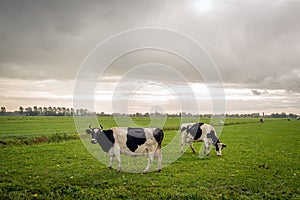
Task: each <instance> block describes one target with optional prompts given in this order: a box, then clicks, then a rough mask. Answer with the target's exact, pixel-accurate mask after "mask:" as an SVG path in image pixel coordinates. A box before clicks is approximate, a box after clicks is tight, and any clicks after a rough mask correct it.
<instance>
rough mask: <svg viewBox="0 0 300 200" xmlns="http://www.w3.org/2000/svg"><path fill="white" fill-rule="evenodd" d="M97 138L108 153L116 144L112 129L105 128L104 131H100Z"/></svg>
mask: <svg viewBox="0 0 300 200" xmlns="http://www.w3.org/2000/svg"><path fill="white" fill-rule="evenodd" d="M95 139H96V140H97V142H98V144H99V145H100V146H101V148H102V150H103V151H105V152H106V153H108V151H109V150H110V149H111V148H112V147H113V146H114V143H115V138H114V135H113V131H112V130H103V132H100V131H98V133H97V135H96V138H95Z"/></svg>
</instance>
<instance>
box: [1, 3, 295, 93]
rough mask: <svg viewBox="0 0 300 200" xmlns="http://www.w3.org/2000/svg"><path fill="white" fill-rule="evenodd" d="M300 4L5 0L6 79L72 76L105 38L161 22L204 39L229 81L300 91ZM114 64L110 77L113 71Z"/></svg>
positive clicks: (3, 61) (3, 48)
mask: <svg viewBox="0 0 300 200" xmlns="http://www.w3.org/2000/svg"><path fill="white" fill-rule="evenodd" d="M299 10H300V1H297V0H287V1H283V0H267V1H259V0H249V1H238V0H236V1H225V0H221V1H220V0H212V1H200V0H187V1H176V0H175V1H170V0H166V1H158V0H154V1H148V0H139V1H137V0H129V1H122V0H101V1H96V0H94V1H81V0H72V1H71V0H60V1H58V0H53V1H52V0H51V1H40V0H26V1H17V0H4V1H1V2H0V44H1V45H0V78H2V79H4V78H5V79H7V78H17V79H28V80H45V79H56V80H74V79H75V77H76V73H77V70H78V68H79V66H80V64H81V63H82V61H83V60H84V58H85V57H86V56H87V55H88V53H89V52H90V50H91V49H92V48H93V47H95V46H96V45H97V44H98V43H99V42H101V41H103V40H105V39H106V38H108V37H109V36H111V35H113V34H116V33H119V32H120V31H124V30H128V29H132V28H136V27H162V28H169V29H174V30H177V31H180V32H182V33H184V34H186V35H188V36H190V37H192V38H194V39H195V40H197V41H198V42H199V43H200V44H201V45H203V47H204V48H205V49H206V50H207V52H208V53H209V54H210V56H211V57H212V59H213V60H214V61H215V63H216V64H217V65H218V67H219V70H220V73H221V75H222V77H223V80H224V82H225V83H230V84H237V85H240V86H241V85H242V86H243V87H245V88H255V89H253V90H252V94H253V95H261V94H262V93H263V92H264V91H267V90H268V89H284V90H286V91H292V92H296V93H299V92H300V70H299V69H300V60H299V55H300V37H299V35H300V23H299V19H300V12H299ZM146 53H147V52H146ZM155 56H156V57H155V60H156V61H160V60H161V61H163V63H164V64H165V63H167V64H169V65H170V66H175V69H177V70H178V69H179V68H180V66H178V63H180V62H177V61H175V60H176V59H174V57H172V56H168V55H166V54H165V53H162V54H161V55H159V54H157V53H156V54H155ZM142 58H143V56H138V54H137V56H136V57H134V56H131V57H130V55H129V56H128V57H127V58H126V59H123V60H122V61H124V62H126V63H116V64H115V70H117V71H118V69H119V68H120V66H121V65H123V64H124V66H129V65H130V63H139V64H142V63H143V62H148V60H149V59H148V60H147V58H146V59H145V61H143V60H141V59H142ZM150 58H151V57H150ZM134 59H136V60H137V61H136V62H132V60H134ZM168 59H169V60H168ZM117 64H119V66H117ZM176 64H177V65H176ZM181 64H182V65H181V66H182V69H183V70H182V69H181V70H179V71H183V74H184V76H185V77H191V81H197V80H198V79H193V77H194V74H193V71H192V70H191V71H189V70H185V69H186V68H188V67H189V66H188V65H187V64H186V63H185V64H184V63H181ZM113 67H114V66H112V68H113ZM112 68H111V70H110V71H109V72H110V73H111V74H109V73H108V75H112V76H113V75H114V69H112ZM123 70H125V71H126V70H127V68H126V67H125V68H124V69H123ZM121 71H122V70H121ZM117 75H118V76H119V75H120V70H119V71H118V74H117ZM169 79H170V81H171V80H172V78H169ZM166 81H168V77H166ZM172 81H174V80H172Z"/></svg>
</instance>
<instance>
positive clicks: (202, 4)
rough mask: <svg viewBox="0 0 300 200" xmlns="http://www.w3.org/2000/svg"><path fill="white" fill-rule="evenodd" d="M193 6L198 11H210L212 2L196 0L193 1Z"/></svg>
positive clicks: (212, 6)
mask: <svg viewBox="0 0 300 200" xmlns="http://www.w3.org/2000/svg"><path fill="white" fill-rule="evenodd" d="M193 8H194V9H195V10H196V11H197V12H200V13H206V12H210V11H211V10H212V9H213V8H214V5H213V2H212V1H207V0H196V1H195V2H194V3H193Z"/></svg>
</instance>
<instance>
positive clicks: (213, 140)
mask: <svg viewBox="0 0 300 200" xmlns="http://www.w3.org/2000/svg"><path fill="white" fill-rule="evenodd" d="M207 138H211V139H212V142H213V145H214V146H218V145H217V143H220V141H219V139H218V138H217V136H216V133H215V131H214V130H211V131H210V133H207Z"/></svg>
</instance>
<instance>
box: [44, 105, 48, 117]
mask: <svg viewBox="0 0 300 200" xmlns="http://www.w3.org/2000/svg"><path fill="white" fill-rule="evenodd" d="M43 115H44V116H48V108H47V107H44V108H43Z"/></svg>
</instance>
